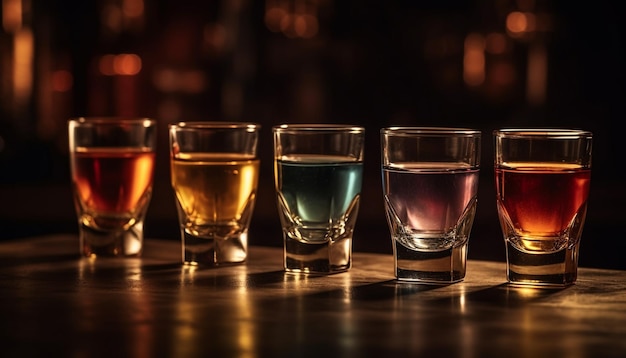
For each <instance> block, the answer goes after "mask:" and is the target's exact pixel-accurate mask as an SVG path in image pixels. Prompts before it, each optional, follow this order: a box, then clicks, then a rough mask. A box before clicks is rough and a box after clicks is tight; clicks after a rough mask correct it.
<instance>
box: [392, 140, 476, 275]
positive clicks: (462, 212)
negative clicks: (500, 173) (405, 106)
mask: <svg viewBox="0 0 626 358" xmlns="http://www.w3.org/2000/svg"><path fill="white" fill-rule="evenodd" d="M380 133H381V147H382V148H381V153H382V176H383V178H382V179H383V180H382V182H383V196H384V206H385V213H386V216H387V223H388V226H389V231H390V233H391V242H392V245H393V256H394V266H395V275H396V278H397V279H398V280H402V281H413V282H419V283H434V284H449V283H454V282H459V281H462V280H463V279H464V278H465V272H466V261H467V247H468V242H469V237H470V232H471V229H472V225H473V222H474V215H475V213H476V206H477V202H478V199H477V194H478V177H479V169H480V168H479V167H480V138H481V133H480V131H477V130H473V129H463V128H438V127H389V128H383V129H381V132H380Z"/></svg>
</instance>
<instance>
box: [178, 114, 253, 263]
mask: <svg viewBox="0 0 626 358" xmlns="http://www.w3.org/2000/svg"><path fill="white" fill-rule="evenodd" d="M258 130H259V126H258V125H256V124H252V123H230V122H185V123H178V124H174V125H170V153H171V159H170V164H171V167H170V169H171V184H172V188H173V189H174V193H175V197H176V203H177V208H178V217H179V224H180V230H181V239H182V245H183V257H182V260H183V262H184V263H186V264H191V265H198V264H208V265H220V264H229V263H239V262H244V261H245V260H246V257H247V251H248V228H249V225H250V220H251V218H252V213H253V211H254V204H255V199H256V193H257V185H258V178H259V163H260V161H259V159H258V158H257V157H256V147H257V141H258Z"/></svg>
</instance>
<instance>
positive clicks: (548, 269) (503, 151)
mask: <svg viewBox="0 0 626 358" xmlns="http://www.w3.org/2000/svg"><path fill="white" fill-rule="evenodd" d="M493 135H494V139H495V162H494V168H495V179H496V192H497V207H498V218H499V220H500V226H501V228H502V233H503V236H504V241H505V244H506V257H507V280H508V282H510V283H512V284H520V285H537V286H566V285H570V284H573V283H574V282H575V281H576V277H577V272H578V255H579V247H580V238H581V234H582V230H583V224H584V222H585V216H586V213H587V197H588V195H589V185H590V180H591V143H592V133H591V132H587V131H583V130H574V129H501V130H496V131H494V133H493Z"/></svg>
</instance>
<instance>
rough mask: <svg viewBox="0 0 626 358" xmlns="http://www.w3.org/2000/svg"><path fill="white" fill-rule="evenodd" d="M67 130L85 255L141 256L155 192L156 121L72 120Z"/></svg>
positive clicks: (81, 241) (82, 246) (82, 249)
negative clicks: (145, 220)
mask: <svg viewBox="0 0 626 358" xmlns="http://www.w3.org/2000/svg"><path fill="white" fill-rule="evenodd" d="M68 130H69V152H70V167H71V175H72V190H73V194H74V203H75V207H76V212H77V215H78V229H79V240H80V252H81V254H82V255H83V256H86V257H98V256H119V257H137V256H140V255H141V252H142V249H143V241H144V234H143V225H144V218H145V215H146V211H147V209H148V206H149V203H150V198H151V195H152V180H153V172H154V162H155V149H156V121H155V120H153V119H148V118H124V117H120V118H115V117H108V118H107V117H92V118H84V117H83V118H72V119H70V120H69V122H68Z"/></svg>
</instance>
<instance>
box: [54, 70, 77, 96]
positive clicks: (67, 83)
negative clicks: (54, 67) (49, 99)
mask: <svg viewBox="0 0 626 358" xmlns="http://www.w3.org/2000/svg"><path fill="white" fill-rule="evenodd" d="M73 85H74V77H73V76H72V73H71V72H70V71H67V70H58V71H54V72H52V90H53V91H55V92H67V91H69V90H70V89H72V86H73Z"/></svg>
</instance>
